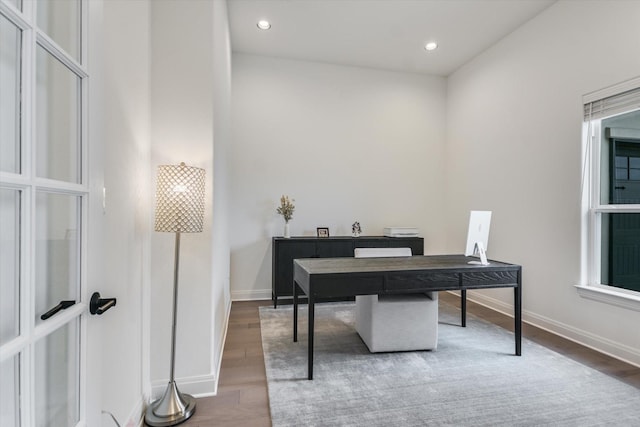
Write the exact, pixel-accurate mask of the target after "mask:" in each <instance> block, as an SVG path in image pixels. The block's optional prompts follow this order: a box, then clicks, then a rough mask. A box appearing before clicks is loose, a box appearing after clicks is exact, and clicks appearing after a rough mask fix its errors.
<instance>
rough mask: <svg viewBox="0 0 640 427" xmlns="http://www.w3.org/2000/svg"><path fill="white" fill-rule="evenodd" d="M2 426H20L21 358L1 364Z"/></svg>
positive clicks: (0, 414)
mask: <svg viewBox="0 0 640 427" xmlns="http://www.w3.org/2000/svg"><path fill="white" fill-rule="evenodd" d="M0 378H2V381H0V426H19V425H20V399H19V396H20V356H19V355H17V356H14V357H12V358H9V359H7V360H5V361H4V362H2V363H0Z"/></svg>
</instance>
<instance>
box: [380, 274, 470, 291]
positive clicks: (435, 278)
mask: <svg viewBox="0 0 640 427" xmlns="http://www.w3.org/2000/svg"><path fill="white" fill-rule="evenodd" d="M386 279H387V280H386V283H385V291H388V292H393V291H407V290H429V289H434V290H436V289H439V288H447V289H451V288H452V286H453V287H457V285H458V283H459V280H460V279H459V276H458V274H457V273H429V274H420V273H416V274H407V273H403V274H394V273H390V274H388V275H387V278H386Z"/></svg>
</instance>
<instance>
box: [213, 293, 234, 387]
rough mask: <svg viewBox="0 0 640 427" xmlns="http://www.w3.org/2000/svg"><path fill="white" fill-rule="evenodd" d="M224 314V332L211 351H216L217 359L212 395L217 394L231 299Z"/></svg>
mask: <svg viewBox="0 0 640 427" xmlns="http://www.w3.org/2000/svg"><path fill="white" fill-rule="evenodd" d="M225 313H226V314H225V316H224V327H223V331H224V333H223V334H221V338H220V340H219V341H218V347H216V348H214V349H213V351H214V352H216V353H217V355H218V360H217V362H218V363H217V364H216V366H214V371H215V376H216V379H217V380H216V386H215V388H214V392H213V395H214V396H215V395H217V394H218V380H219V379H220V369H221V368H222V353H223V352H224V345H225V343H226V342H227V333H228V332H229V316H230V315H231V300H229V301H227V307H226V308H225Z"/></svg>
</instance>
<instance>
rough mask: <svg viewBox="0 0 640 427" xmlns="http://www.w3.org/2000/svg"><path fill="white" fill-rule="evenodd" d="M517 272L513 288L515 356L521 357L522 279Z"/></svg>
mask: <svg viewBox="0 0 640 427" xmlns="http://www.w3.org/2000/svg"><path fill="white" fill-rule="evenodd" d="M520 275H521V273H520V272H518V286H516V287H515V288H513V307H514V316H513V318H514V321H515V325H514V330H515V336H516V356H522V279H521V277H520Z"/></svg>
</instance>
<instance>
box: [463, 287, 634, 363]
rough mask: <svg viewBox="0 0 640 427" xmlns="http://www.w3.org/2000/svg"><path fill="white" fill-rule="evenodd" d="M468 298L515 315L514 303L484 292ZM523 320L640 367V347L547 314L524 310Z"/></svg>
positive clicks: (500, 311)
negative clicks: (599, 334)
mask: <svg viewBox="0 0 640 427" xmlns="http://www.w3.org/2000/svg"><path fill="white" fill-rule="evenodd" d="M467 299H468V300H469V301H473V302H476V303H478V304H480V305H483V306H485V307H488V308H490V309H492V310H495V311H497V312H499V313H502V314H506V315H507V316H510V317H513V305H512V304H506V303H504V302H503V301H500V300H497V299H495V298H491V297H488V296H486V295H484V294H481V293H478V292H473V291H468V292H467ZM522 321H523V322H525V323H528V324H530V325H532V326H535V327H537V328H540V329H543V330H545V331H547V332H551V333H552V334H555V335H558V336H560V337H562V338H565V339H568V340H569V341H573V342H576V343H578V344H580V345H583V346H585V347H588V348H590V349H592V350H595V351H598V352H600V353H603V354H606V355H607V356H611V357H613V358H615V359H618V360H621V361H623V362H626V363H629V364H631V365H634V366H638V367H640V349H637V348H633V347H630V346H627V345H624V344H621V343H619V342H615V341H613V340H610V339H608V338H604V337H601V336H598V335H595V334H592V333H590V332H587V331H584V330H582V329H578V328H574V327H573V326H570V325H566V324H564V323H561V322H557V321H555V320H553V319H550V318H548V317H545V316H541V315H539V314H536V313H532V312H529V311H526V310H523V311H522Z"/></svg>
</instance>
